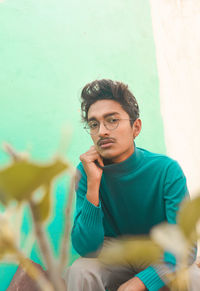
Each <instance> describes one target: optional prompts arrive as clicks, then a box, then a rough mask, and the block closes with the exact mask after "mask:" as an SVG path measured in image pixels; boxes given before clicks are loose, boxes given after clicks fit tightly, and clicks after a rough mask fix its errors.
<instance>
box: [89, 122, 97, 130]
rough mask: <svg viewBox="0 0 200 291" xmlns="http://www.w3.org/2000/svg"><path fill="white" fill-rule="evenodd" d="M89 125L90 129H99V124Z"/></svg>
mask: <svg viewBox="0 0 200 291" xmlns="http://www.w3.org/2000/svg"><path fill="white" fill-rule="evenodd" d="M88 125H89V128H90V129H95V128H97V127H98V123H97V122H92V123H89V124H88Z"/></svg>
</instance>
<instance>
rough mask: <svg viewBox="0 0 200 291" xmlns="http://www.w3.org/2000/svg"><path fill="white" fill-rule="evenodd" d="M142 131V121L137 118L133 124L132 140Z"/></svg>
mask: <svg viewBox="0 0 200 291" xmlns="http://www.w3.org/2000/svg"><path fill="white" fill-rule="evenodd" d="M141 129H142V121H141V119H139V118H137V119H136V120H135V121H134V123H133V138H134V139H135V138H136V137H137V136H138V135H139V133H140V131H141Z"/></svg>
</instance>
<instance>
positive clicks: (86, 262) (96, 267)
mask: <svg viewBox="0 0 200 291" xmlns="http://www.w3.org/2000/svg"><path fill="white" fill-rule="evenodd" d="M100 270H101V264H100V262H99V261H98V260H97V259H95V258H79V259H77V260H76V261H75V262H74V263H73V264H72V265H71V266H70V267H69V268H68V270H67V273H68V276H69V275H70V276H86V275H88V274H96V275H99V274H100Z"/></svg>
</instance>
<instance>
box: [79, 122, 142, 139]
mask: <svg viewBox="0 0 200 291" xmlns="http://www.w3.org/2000/svg"><path fill="white" fill-rule="evenodd" d="M115 119H117V120H118V123H117V125H116V127H115V128H113V129H109V128H108V127H107V125H106V121H105V120H104V121H103V125H104V126H105V128H106V129H107V130H109V131H113V130H115V129H117V128H118V126H119V123H120V121H121V120H129V121H133V123H134V122H135V121H136V119H137V118H136V119H130V118H115ZM96 122H98V123H99V127H98V131H97V133H91V132H90V128H88V127H87V125H88V124H87V125H85V126H84V127H83V128H84V129H85V130H86V132H87V133H88V134H90V135H97V134H98V133H99V129H100V125H101V122H99V121H98V120H96Z"/></svg>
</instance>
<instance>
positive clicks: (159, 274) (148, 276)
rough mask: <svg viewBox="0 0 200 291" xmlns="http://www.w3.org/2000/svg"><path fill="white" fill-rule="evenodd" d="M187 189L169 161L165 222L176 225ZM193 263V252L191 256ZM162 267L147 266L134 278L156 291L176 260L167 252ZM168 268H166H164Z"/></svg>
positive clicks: (182, 176)
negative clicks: (178, 212)
mask: <svg viewBox="0 0 200 291" xmlns="http://www.w3.org/2000/svg"><path fill="white" fill-rule="evenodd" d="M188 195H189V194H188V189H187V185H186V178H185V176H184V174H183V172H182V170H181V168H180V166H179V164H178V163H177V162H176V161H173V160H171V163H170V164H169V165H168V167H167V169H166V171H165V182H164V188H163V198H164V203H165V214H166V221H167V222H168V223H171V224H176V215H177V211H178V210H179V207H180V203H181V202H182V201H183V200H184V199H185V197H187V196H188ZM191 256H193V261H194V252H193V253H192V254H191ZM163 260H164V263H165V264H164V265H155V266H149V267H148V268H146V269H144V270H143V271H141V272H140V273H138V274H137V275H136V276H137V277H138V278H139V279H140V280H141V281H142V282H143V283H144V284H145V286H146V288H147V289H148V290H149V291H157V290H159V289H160V288H161V287H163V286H164V285H165V283H164V281H163V280H162V278H163V277H164V276H165V275H166V274H167V273H169V272H170V271H169V268H170V269H171V270H173V269H174V268H175V265H176V258H175V256H174V255H173V254H171V253H169V252H165V253H164V258H163ZM167 266H168V268H166V267H167Z"/></svg>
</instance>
